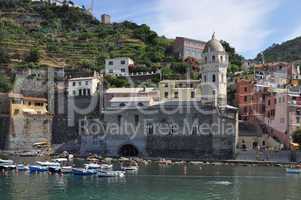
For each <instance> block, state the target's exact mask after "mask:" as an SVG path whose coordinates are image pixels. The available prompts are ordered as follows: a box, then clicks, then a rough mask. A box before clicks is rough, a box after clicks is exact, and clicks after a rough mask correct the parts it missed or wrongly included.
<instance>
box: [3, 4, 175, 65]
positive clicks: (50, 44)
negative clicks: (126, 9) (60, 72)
mask: <svg viewBox="0 0 301 200" xmlns="http://www.w3.org/2000/svg"><path fill="white" fill-rule="evenodd" d="M0 8H1V12H0V15H1V16H0V17H1V20H0V46H1V49H2V51H4V52H8V53H9V58H10V60H9V61H7V63H8V64H9V65H15V64H20V65H23V64H24V61H25V60H26V57H27V56H28V55H29V54H30V52H31V50H35V51H38V52H39V54H40V56H39V58H41V59H40V60H39V61H38V62H35V63H36V65H48V66H72V67H76V66H83V67H88V68H101V67H103V64H104V59H105V58H107V57H115V56H130V57H132V58H134V59H135V61H136V63H143V64H147V65H152V64H153V63H156V62H162V61H166V60H171V61H172V60H174V57H173V56H172V54H171V52H168V47H169V46H170V45H171V42H172V40H169V39H166V38H164V37H159V36H158V35H157V34H156V33H155V32H153V31H151V30H150V28H149V27H148V26H147V25H137V24H135V23H131V22H123V23H114V24H112V25H103V24H101V23H100V22H99V21H98V20H96V18H95V17H93V16H92V15H90V14H89V13H87V12H86V11H85V10H83V9H81V8H73V7H67V6H63V7H59V6H52V5H48V4H46V3H45V4H42V3H34V2H31V1H28V0H14V1H11V0H0ZM3 49H4V50H3ZM0 54H1V52H0ZM0 61H1V59H0ZM33 61H36V60H33ZM31 65H32V64H31ZM31 67H32V66H31Z"/></svg>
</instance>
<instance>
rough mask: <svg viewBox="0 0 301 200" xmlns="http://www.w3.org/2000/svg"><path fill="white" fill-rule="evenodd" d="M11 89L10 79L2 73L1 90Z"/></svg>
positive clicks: (0, 76) (7, 90) (0, 78)
mask: <svg viewBox="0 0 301 200" xmlns="http://www.w3.org/2000/svg"><path fill="white" fill-rule="evenodd" d="M11 89H12V84H11V82H10V79H9V78H7V77H5V76H3V75H2V74H0V92H9V91H10V90H11Z"/></svg>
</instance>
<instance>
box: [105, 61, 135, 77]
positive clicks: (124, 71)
mask: <svg viewBox="0 0 301 200" xmlns="http://www.w3.org/2000/svg"><path fill="white" fill-rule="evenodd" d="M105 62H106V64H105V73H106V74H107V75H120V76H127V75H129V66H130V65H134V61H133V60H132V59H131V58H127V57H120V58H113V59H106V61H105Z"/></svg>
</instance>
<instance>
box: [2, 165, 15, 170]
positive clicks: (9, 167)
mask: <svg viewBox="0 0 301 200" xmlns="http://www.w3.org/2000/svg"><path fill="white" fill-rule="evenodd" d="M2 167H3V169H4V170H14V169H16V167H17V166H16V165H14V164H12V165H8V164H5V165H2Z"/></svg>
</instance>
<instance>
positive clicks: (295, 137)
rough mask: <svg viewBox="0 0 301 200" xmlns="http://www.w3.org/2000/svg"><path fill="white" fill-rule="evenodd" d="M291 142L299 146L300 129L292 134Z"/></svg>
mask: <svg viewBox="0 0 301 200" xmlns="http://www.w3.org/2000/svg"><path fill="white" fill-rule="evenodd" d="M293 141H294V142H295V143H297V144H300V145H301V129H298V130H296V131H295V132H294V133H293Z"/></svg>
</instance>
